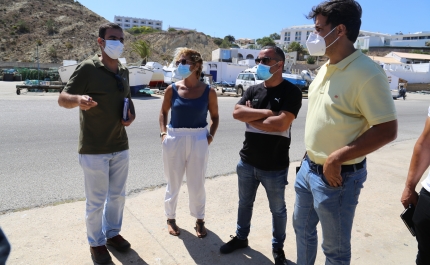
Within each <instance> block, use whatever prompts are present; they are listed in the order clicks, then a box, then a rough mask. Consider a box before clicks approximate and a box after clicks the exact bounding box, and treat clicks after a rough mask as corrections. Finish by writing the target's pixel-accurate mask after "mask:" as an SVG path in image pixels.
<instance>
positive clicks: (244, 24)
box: [79, 0, 430, 39]
mask: <svg viewBox="0 0 430 265" xmlns="http://www.w3.org/2000/svg"><path fill="white" fill-rule="evenodd" d="M79 2H80V3H81V4H82V5H84V6H86V7H87V8H89V9H90V10H92V11H93V12H95V13H97V14H98V15H100V16H102V17H104V18H106V19H107V20H109V21H113V20H114V16H115V15H117V16H128V17H135V18H147V19H155V20H161V21H163V30H167V28H168V27H169V26H172V27H182V28H188V29H195V30H196V31H198V32H203V33H205V34H207V35H210V36H212V37H220V38H224V37H225V36H227V35H232V36H234V37H235V38H236V39H239V38H249V39H258V38H262V37H264V36H269V35H270V34H272V33H275V32H276V33H278V34H280V32H281V30H282V29H283V28H287V27H291V26H298V25H310V24H313V21H312V20H308V19H306V17H305V15H307V14H308V13H309V11H310V10H311V8H312V7H313V6H316V5H318V4H319V3H320V2H321V1H320V0H295V1H292V0H259V1H257V0H247V1H244V0H213V1H196V0H182V1H180V0H151V1H149V0H79ZM358 2H359V3H360V5H361V7H362V9H363V15H362V18H361V19H362V25H361V29H362V30H365V31H373V32H380V33H388V34H395V33H396V32H402V33H415V32H422V31H429V32H430V0H408V1H405V0H358Z"/></svg>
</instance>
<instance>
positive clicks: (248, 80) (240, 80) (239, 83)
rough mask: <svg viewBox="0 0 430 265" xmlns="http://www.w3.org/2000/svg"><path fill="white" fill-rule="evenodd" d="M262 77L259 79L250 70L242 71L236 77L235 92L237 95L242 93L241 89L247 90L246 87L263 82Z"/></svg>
mask: <svg viewBox="0 0 430 265" xmlns="http://www.w3.org/2000/svg"><path fill="white" fill-rule="evenodd" d="M263 82H264V80H263V79H259V78H258V77H257V74H256V73H252V72H242V73H240V74H239V75H238V76H237V78H236V84H235V86H234V87H235V88H236V93H237V94H238V95H239V96H242V95H243V91H245V90H247V89H248V87H250V86H253V85H257V84H260V83H263Z"/></svg>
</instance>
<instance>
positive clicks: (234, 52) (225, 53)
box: [212, 48, 260, 63]
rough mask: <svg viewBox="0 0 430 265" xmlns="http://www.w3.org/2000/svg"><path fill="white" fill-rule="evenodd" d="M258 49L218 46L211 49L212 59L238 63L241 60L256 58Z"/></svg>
mask: <svg viewBox="0 0 430 265" xmlns="http://www.w3.org/2000/svg"><path fill="white" fill-rule="evenodd" d="M259 53H260V50H254V49H241V48H229V49H223V48H219V49H216V50H213V51H212V61H216V62H230V63H231V62H233V63H238V62H239V61H241V60H246V59H250V60H254V59H255V58H257V56H258V54H259Z"/></svg>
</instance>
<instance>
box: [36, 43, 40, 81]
mask: <svg viewBox="0 0 430 265" xmlns="http://www.w3.org/2000/svg"><path fill="white" fill-rule="evenodd" d="M36 59H37V84H39V80H40V77H39V74H40V71H39V43H37V45H36Z"/></svg>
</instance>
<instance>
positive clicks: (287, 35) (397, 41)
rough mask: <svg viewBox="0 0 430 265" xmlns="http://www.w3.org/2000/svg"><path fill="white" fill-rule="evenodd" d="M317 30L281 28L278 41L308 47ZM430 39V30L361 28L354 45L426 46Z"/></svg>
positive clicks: (280, 44) (286, 44)
mask: <svg viewBox="0 0 430 265" xmlns="http://www.w3.org/2000/svg"><path fill="white" fill-rule="evenodd" d="M314 31H315V25H314V24H311V25H300V26H292V27H288V28H284V29H282V30H281V34H280V35H281V39H280V40H279V41H276V43H277V44H278V45H279V46H281V47H287V46H288V45H289V44H290V43H291V42H293V41H294V42H298V43H300V44H301V45H302V46H303V47H306V40H307V39H308V37H309V34H310V33H311V32H314ZM429 41H430V31H423V32H417V33H411V34H403V33H396V34H394V35H390V34H385V33H379V32H371V31H365V30H360V33H359V35H358V38H357V41H356V42H355V43H354V47H355V48H357V49H362V50H363V49H365V50H368V49H369V48H370V47H384V46H391V47H417V48H418V47H426V45H425V44H426V42H429Z"/></svg>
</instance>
